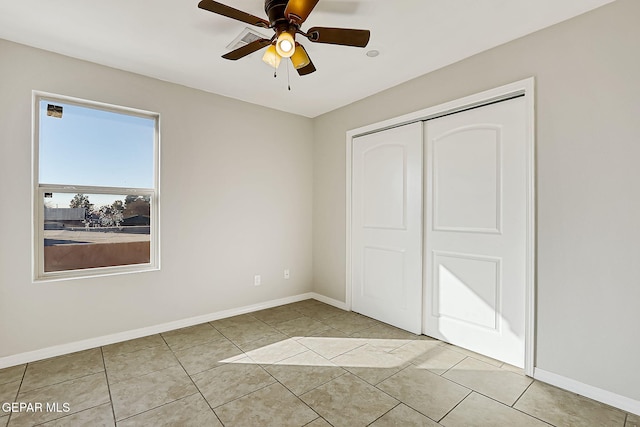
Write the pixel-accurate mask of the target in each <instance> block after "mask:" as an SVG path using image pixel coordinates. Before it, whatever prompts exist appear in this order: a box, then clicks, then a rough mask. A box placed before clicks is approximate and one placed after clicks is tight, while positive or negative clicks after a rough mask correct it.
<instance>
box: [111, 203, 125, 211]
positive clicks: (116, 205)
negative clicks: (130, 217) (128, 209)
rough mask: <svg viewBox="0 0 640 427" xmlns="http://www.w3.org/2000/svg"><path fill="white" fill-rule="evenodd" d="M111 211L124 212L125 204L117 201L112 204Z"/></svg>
mask: <svg viewBox="0 0 640 427" xmlns="http://www.w3.org/2000/svg"><path fill="white" fill-rule="evenodd" d="M111 209H113V210H116V211H118V212H122V211H124V203H122V200H116V201H115V202H113V203H112V204H111Z"/></svg>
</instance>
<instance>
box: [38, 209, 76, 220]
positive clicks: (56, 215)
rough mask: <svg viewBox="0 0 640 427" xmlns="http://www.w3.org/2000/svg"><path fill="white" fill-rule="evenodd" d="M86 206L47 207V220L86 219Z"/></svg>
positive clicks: (45, 218)
mask: <svg viewBox="0 0 640 427" xmlns="http://www.w3.org/2000/svg"><path fill="white" fill-rule="evenodd" d="M85 215H86V209H85V208H45V210H44V220H45V221H84V218H85Z"/></svg>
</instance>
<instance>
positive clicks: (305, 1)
mask: <svg viewBox="0 0 640 427" xmlns="http://www.w3.org/2000/svg"><path fill="white" fill-rule="evenodd" d="M318 1H319V0H289V3H287V7H286V9H285V10H284V16H285V17H286V18H287V19H289V20H291V21H293V22H295V23H296V24H298V25H300V24H302V23H303V22H304V21H306V20H307V18H308V17H309V14H310V13H311V11H312V10H313V8H314V7H316V4H318Z"/></svg>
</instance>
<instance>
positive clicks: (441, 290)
mask: <svg viewBox="0 0 640 427" xmlns="http://www.w3.org/2000/svg"><path fill="white" fill-rule="evenodd" d="M525 113H526V110H525V99H524V97H520V98H515V99H511V100H508V101H503V102H499V103H496V104H491V105H488V106H483V107H480V108H476V109H472V110H468V111H464V112H460V113H456V114H452V115H449V116H445V117H441V118H438V119H434V120H429V121H427V122H426V123H425V125H424V126H425V141H426V150H425V151H426V156H425V159H426V188H425V206H426V209H425V211H426V212H425V214H426V215H425V241H424V242H425V268H426V270H425V299H424V307H425V324H424V327H425V328H424V329H425V334H426V335H429V336H433V337H435V338H438V339H441V340H443V341H446V342H449V343H452V344H455V345H458V346H461V347H464V348H467V349H469V350H473V351H475V352H478V353H481V354H484V355H487V356H490V357H493V358H496V359H498V360H502V361H504V362H508V363H510V364H512V365H515V366H518V367H523V366H524V354H525V296H526V295H525V290H526V256H527V252H526V248H527V246H526V236H527V235H526V231H527V194H528V192H527V163H526V162H527V156H526V129H527V126H526V114H525Z"/></svg>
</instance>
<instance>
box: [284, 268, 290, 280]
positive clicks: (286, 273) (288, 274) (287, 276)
mask: <svg viewBox="0 0 640 427" xmlns="http://www.w3.org/2000/svg"><path fill="white" fill-rule="evenodd" d="M289 277H291V274H290V273H289V269H288V268H287V269H285V270H284V278H285V279H288V278H289Z"/></svg>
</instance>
